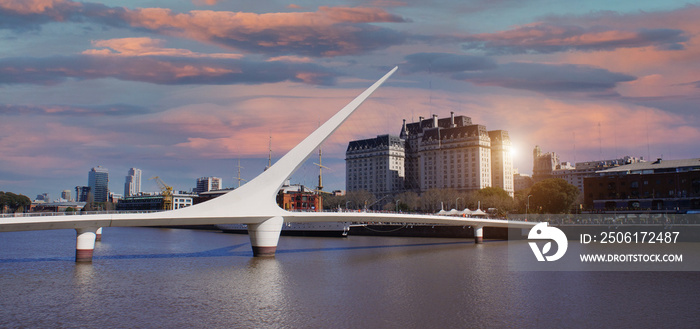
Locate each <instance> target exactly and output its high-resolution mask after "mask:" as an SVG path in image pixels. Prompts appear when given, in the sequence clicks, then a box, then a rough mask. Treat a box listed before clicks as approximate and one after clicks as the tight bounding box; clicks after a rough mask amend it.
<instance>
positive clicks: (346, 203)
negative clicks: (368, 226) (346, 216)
mask: <svg viewBox="0 0 700 329" xmlns="http://www.w3.org/2000/svg"><path fill="white" fill-rule="evenodd" d="M350 202H351V201H345V211H348V210H350V208H348V203H350Z"/></svg>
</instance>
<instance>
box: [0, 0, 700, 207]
mask: <svg viewBox="0 0 700 329" xmlns="http://www.w3.org/2000/svg"><path fill="white" fill-rule="evenodd" d="M396 65H398V66H399V71H398V72H397V74H395V75H394V76H393V77H392V78H391V79H390V80H389V81H388V82H387V83H386V84H385V85H384V86H383V87H381V88H380V89H379V90H378V91H377V92H376V93H375V94H374V95H373V96H372V97H371V98H370V99H369V100H368V101H367V102H365V104H364V105H363V106H362V107H361V108H360V109H359V110H358V111H357V112H356V113H355V114H354V115H353V116H352V117H351V118H350V119H349V120H348V122H346V123H345V124H344V125H343V126H342V127H341V128H340V129H339V130H338V131H337V132H336V133H335V134H334V135H333V136H332V137H331V138H330V139H329V140H328V141H327V142H326V143H325V144H324V145H323V151H324V158H323V162H324V164H325V165H327V166H328V167H330V168H331V170H329V171H326V172H325V173H324V182H325V184H324V185H325V187H326V188H325V189H326V190H332V189H345V183H344V180H345V164H344V155H345V148H346V147H347V143H348V141H350V140H353V139H363V138H372V137H375V136H376V135H378V134H385V133H391V134H398V133H399V131H400V129H401V123H402V119H406V120H407V121H409V122H411V121H412V120H418V117H419V116H424V117H429V116H430V115H431V114H433V113H435V114H438V115H439V116H440V117H446V116H449V114H450V111H454V112H455V114H456V115H466V116H469V117H471V118H472V120H473V122H474V123H478V124H483V125H485V126H486V127H487V129H489V130H495V129H503V130H507V131H508V132H509V134H510V137H511V140H512V142H513V145H514V149H515V150H516V154H515V165H514V166H515V167H516V168H518V169H519V171H520V172H522V173H531V171H532V149H533V148H534V146H535V145H540V147H541V148H542V149H543V150H544V151H545V152H550V151H554V152H557V153H558V154H559V155H560V158H561V160H562V161H570V162H576V161H578V162H580V161H587V160H598V159H601V158H605V159H610V158H617V157H621V156H624V155H631V156H636V157H644V158H652V159H656V158H657V157H663V158H664V159H684V158H698V157H700V115H698V112H699V111H698V107H699V105H698V104H700V5H699V4H698V3H697V2H696V3H693V2H688V1H675V0H668V1H658V0H654V1H645V0H634V1H599V0H589V1H561V0H467V1H463V0H460V1H456V0H455V1H431V0H427V1H426V0H420V1H418V0H376V1H352V0H348V1H326V2H320V1H292V2H289V1H275V0H270V1H233V0H230V1H229V0H219V1H217V0H193V1H190V0H179V1H172V0H168V1H165V0H150V1H106V0H105V1H99V0H95V1H85V2H78V1H70V0H29V1H27V0H0V191H11V192H15V193H22V194H25V195H27V196H29V197H30V198H34V197H35V196H36V195H37V194H39V193H49V194H50V196H51V198H52V199H55V198H57V197H59V196H60V191H61V190H64V189H69V190H71V192H72V193H73V194H75V191H74V187H75V186H77V185H87V179H88V171H89V170H90V169H91V168H92V167H95V166H98V165H101V166H103V167H105V168H107V169H109V172H110V189H111V190H112V191H113V192H116V193H119V194H121V193H123V185H124V176H125V175H126V173H127V170H128V169H129V168H131V167H136V168H140V169H142V170H143V172H144V174H143V175H144V182H143V187H142V190H144V191H156V190H157V187H156V185H155V183H154V182H153V181H148V180H146V179H147V178H149V177H153V176H160V178H161V179H163V180H164V181H165V182H166V183H168V184H170V185H173V186H174V187H175V189H176V190H190V189H191V188H193V187H194V186H195V180H196V178H197V177H202V176H217V177H222V178H223V181H224V185H225V186H227V187H229V186H235V185H237V183H236V182H235V180H234V177H235V176H236V171H237V169H236V166H237V164H238V160H239V159H240V161H241V165H242V166H243V168H242V169H241V176H242V177H243V178H245V179H251V178H252V177H255V176H256V175H258V174H259V173H260V172H261V171H262V170H263V168H264V166H265V165H266V164H267V154H268V143H269V140H270V136H271V137H272V149H273V161H274V160H275V159H277V158H279V157H281V156H282V155H284V153H285V152H286V151H288V150H289V149H290V148H291V147H293V146H294V145H296V144H297V143H298V142H300V141H301V140H302V139H303V138H304V137H305V136H306V135H308V134H309V133H310V132H311V131H313V129H315V128H316V127H317V126H318V125H319V121H325V120H326V119H327V118H329V117H330V116H331V115H333V114H334V113H335V112H336V111H337V110H339V109H340V108H341V107H342V106H344V105H345V104H346V103H347V102H349V101H350V100H352V98H354V97H355V96H356V95H357V94H359V93H360V92H361V91H362V90H364V89H365V88H366V87H368V86H369V85H370V84H371V83H373V82H374V81H375V80H376V79H378V78H379V77H381V76H382V75H383V74H384V73H386V72H387V71H388V70H389V69H391V68H392V67H394V66H396ZM317 161H318V159H316V158H312V159H311V160H309V161H308V163H307V164H305V165H304V166H302V168H301V169H300V170H299V172H298V173H297V174H295V176H294V177H293V178H292V182H293V183H302V184H306V185H308V186H315V185H316V179H317V178H316V175H317V174H318V169H317V167H315V166H314V165H313V162H317Z"/></svg>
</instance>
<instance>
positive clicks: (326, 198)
mask: <svg viewBox="0 0 700 329" xmlns="http://www.w3.org/2000/svg"><path fill="white" fill-rule="evenodd" d="M339 207H340V208H345V196H344V195H332V194H323V209H329V210H337V209H338V208H339Z"/></svg>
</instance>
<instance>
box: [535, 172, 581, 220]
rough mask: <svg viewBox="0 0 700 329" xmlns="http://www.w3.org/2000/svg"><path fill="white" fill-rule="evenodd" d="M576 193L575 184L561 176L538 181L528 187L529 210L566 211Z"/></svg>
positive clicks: (554, 212)
mask: <svg viewBox="0 0 700 329" xmlns="http://www.w3.org/2000/svg"><path fill="white" fill-rule="evenodd" d="M578 194H579V191H578V188H576V186H573V185H571V184H569V183H567V182H566V181H565V180H563V179H561V178H549V179H545V180H543V181H539V182H537V183H535V185H532V188H530V195H532V197H531V198H530V212H533V213H534V212H539V213H550V214H560V213H568V212H569V211H570V209H571V205H572V204H573V203H574V201H576V198H577V197H578Z"/></svg>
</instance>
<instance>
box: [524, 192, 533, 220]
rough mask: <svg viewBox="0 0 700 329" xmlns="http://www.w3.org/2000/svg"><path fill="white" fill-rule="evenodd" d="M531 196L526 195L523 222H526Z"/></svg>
mask: <svg viewBox="0 0 700 329" xmlns="http://www.w3.org/2000/svg"><path fill="white" fill-rule="evenodd" d="M531 196H532V194H528V195H527V207H525V221H527V215H528V213H529V212H530V197H531Z"/></svg>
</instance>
